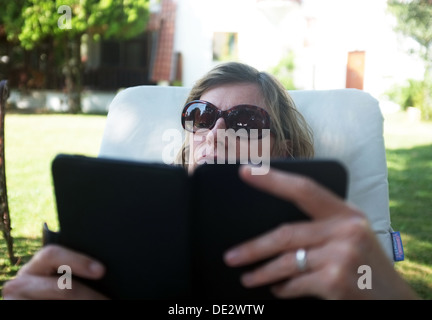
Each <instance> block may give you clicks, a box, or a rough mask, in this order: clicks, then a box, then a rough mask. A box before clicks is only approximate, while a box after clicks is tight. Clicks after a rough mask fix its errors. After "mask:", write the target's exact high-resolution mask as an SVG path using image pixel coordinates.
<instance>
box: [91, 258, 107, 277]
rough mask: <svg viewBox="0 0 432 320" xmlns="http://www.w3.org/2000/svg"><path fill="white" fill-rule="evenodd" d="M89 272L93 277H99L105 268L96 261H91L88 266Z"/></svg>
mask: <svg viewBox="0 0 432 320" xmlns="http://www.w3.org/2000/svg"><path fill="white" fill-rule="evenodd" d="M89 271H90V272H91V273H92V274H93V275H101V274H103V273H104V271H105V268H104V266H103V265H102V264H100V263H99V262H97V261H92V262H91V263H90V264H89Z"/></svg>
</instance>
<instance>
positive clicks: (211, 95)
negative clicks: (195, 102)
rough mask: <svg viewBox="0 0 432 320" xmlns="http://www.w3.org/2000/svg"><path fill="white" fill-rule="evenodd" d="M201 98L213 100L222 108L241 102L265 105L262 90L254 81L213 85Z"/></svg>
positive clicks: (213, 102)
mask: <svg viewBox="0 0 432 320" xmlns="http://www.w3.org/2000/svg"><path fill="white" fill-rule="evenodd" d="M200 99H201V100H205V101H208V102H211V103H212V104H214V105H215V106H217V107H218V108H220V109H222V110H224V109H229V108H231V107H233V106H235V105H239V104H251V105H256V106H259V107H261V108H264V107H265V106H264V97H263V95H262V93H261V90H260V88H259V87H258V85H257V84H254V83H233V84H226V85H220V86H217V87H213V88H211V89H209V90H207V91H205V92H204V93H203V94H202V96H201V97H200Z"/></svg>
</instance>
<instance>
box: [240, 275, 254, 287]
mask: <svg viewBox="0 0 432 320" xmlns="http://www.w3.org/2000/svg"><path fill="white" fill-rule="evenodd" d="M252 280H253V279H252V275H251V274H250V273H245V274H243V275H242V276H241V282H242V284H243V285H244V286H245V287H249V286H250V285H252V283H253V282H252Z"/></svg>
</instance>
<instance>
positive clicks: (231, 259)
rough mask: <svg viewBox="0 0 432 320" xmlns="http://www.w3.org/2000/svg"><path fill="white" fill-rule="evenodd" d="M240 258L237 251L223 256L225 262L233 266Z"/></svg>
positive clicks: (231, 251)
mask: <svg viewBox="0 0 432 320" xmlns="http://www.w3.org/2000/svg"><path fill="white" fill-rule="evenodd" d="M239 258H240V252H239V251H238V250H235V249H234V250H230V251H228V252H227V253H226V255H225V261H226V262H228V263H230V264H235V263H237V262H238V260H239Z"/></svg>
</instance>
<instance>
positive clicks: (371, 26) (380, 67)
mask: <svg viewBox="0 0 432 320" xmlns="http://www.w3.org/2000/svg"><path fill="white" fill-rule="evenodd" d="M273 2H274V3H276V4H277V3H282V2H283V1H279V2H278V1H273ZM285 3H286V2H285ZM177 6H178V7H177V20H176V34H175V43H174V48H175V51H177V52H181V53H182V56H183V85H184V86H192V85H193V84H194V82H195V81H196V80H197V79H198V78H200V77H201V76H202V75H203V74H204V73H205V72H207V71H208V70H209V69H210V68H212V67H213V66H214V65H215V62H214V61H212V37H213V33H214V32H221V31H224V32H237V33H238V50H239V60H240V61H242V62H246V63H248V64H251V65H252V66H254V67H256V68H258V69H260V70H268V69H269V68H270V67H272V66H274V65H276V64H277V63H278V62H279V60H280V59H281V58H282V57H283V55H284V54H285V53H286V52H287V50H289V49H293V50H294V51H295V64H296V71H295V84H296V86H297V87H299V88H300V89H323V90H324V89H339V88H345V81H346V67H347V58H348V52H349V51H355V50H364V51H365V52H366V58H365V74H364V90H365V91H368V92H369V93H371V94H372V95H374V96H376V97H379V96H381V95H382V93H383V92H384V91H385V90H386V89H387V88H388V87H389V86H390V85H391V84H392V83H400V82H402V81H403V80H404V79H406V78H408V77H414V78H419V77H421V76H422V75H423V65H422V63H421V61H418V59H416V58H415V57H410V56H408V55H407V54H406V50H405V49H404V46H403V43H401V42H400V41H399V40H400V37H397V36H396V34H395V33H394V32H393V29H392V24H394V17H392V16H391V15H389V14H387V13H386V0H325V1H323V0H303V5H302V6H301V7H300V6H298V5H296V4H294V3H292V4H291V5H290V6H288V7H277V6H276V7H274V8H273V9H272V8H268V7H263V6H262V5H261V4H259V2H257V1H256V0H177ZM308 18H314V21H315V24H314V25H313V28H308V27H307V22H306V19H308ZM305 39H307V40H308V41H309V42H310V45H309V46H305V45H304V44H305Z"/></svg>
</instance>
